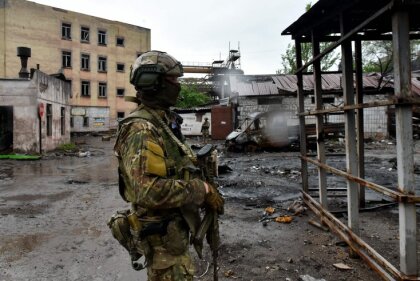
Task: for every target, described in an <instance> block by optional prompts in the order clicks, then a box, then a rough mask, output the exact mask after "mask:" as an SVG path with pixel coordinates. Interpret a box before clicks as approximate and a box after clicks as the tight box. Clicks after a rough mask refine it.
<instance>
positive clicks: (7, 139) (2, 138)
mask: <svg viewBox="0 0 420 281" xmlns="http://www.w3.org/2000/svg"><path fill="white" fill-rule="evenodd" d="M12 150H13V106H0V152H6V151H12Z"/></svg>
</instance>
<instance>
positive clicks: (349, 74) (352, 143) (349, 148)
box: [340, 14, 359, 234]
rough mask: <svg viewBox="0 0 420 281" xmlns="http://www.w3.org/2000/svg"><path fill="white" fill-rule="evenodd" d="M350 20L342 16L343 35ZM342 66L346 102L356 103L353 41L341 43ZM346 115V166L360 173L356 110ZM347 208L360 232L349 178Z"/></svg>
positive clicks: (353, 187)
mask: <svg viewBox="0 0 420 281" xmlns="http://www.w3.org/2000/svg"><path fill="white" fill-rule="evenodd" d="M349 21H350V19H348V18H347V17H346V15H343V14H342V15H341V16H340V30H341V34H342V36H343V37H344V36H346V34H347V32H348V26H349ZM341 54H342V59H341V66H342V70H343V78H342V81H343V96H344V104H345V105H352V104H354V87H353V54H352V46H351V41H344V42H343V44H342V45H341ZM344 117H345V134H346V137H345V141H346V167H347V172H348V173H349V174H352V175H357V174H358V160H357V150H356V124H355V112H354V110H353V109H351V110H348V111H345V112H344ZM347 195H348V198H347V208H348V216H349V219H348V225H349V227H350V228H351V229H352V230H353V232H354V233H357V234H358V233H359V191H358V187H357V184H356V183H355V182H353V181H351V180H347Z"/></svg>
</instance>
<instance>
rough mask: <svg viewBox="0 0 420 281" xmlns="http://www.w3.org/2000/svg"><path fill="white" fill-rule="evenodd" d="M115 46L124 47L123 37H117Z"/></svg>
mask: <svg viewBox="0 0 420 281" xmlns="http://www.w3.org/2000/svg"><path fill="white" fill-rule="evenodd" d="M117 46H120V47H124V37H117Z"/></svg>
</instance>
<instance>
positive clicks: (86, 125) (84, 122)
mask: <svg viewBox="0 0 420 281" xmlns="http://www.w3.org/2000/svg"><path fill="white" fill-rule="evenodd" d="M83 127H89V117H86V116H85V117H83Z"/></svg>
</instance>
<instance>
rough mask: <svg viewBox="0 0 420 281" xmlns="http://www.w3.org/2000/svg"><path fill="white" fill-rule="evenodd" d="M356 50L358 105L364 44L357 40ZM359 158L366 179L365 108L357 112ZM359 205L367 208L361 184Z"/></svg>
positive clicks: (360, 100) (360, 94)
mask: <svg viewBox="0 0 420 281" xmlns="http://www.w3.org/2000/svg"><path fill="white" fill-rule="evenodd" d="M354 48H355V66H356V103H357V104H363V67H362V42H361V41H360V40H356V41H355V42H354ZM356 112H357V156H358V157H359V171H358V176H359V178H362V179H363V178H365V143H364V139H365V130H364V127H363V124H364V118H363V108H360V109H358V110H357V111H356ZM359 203H360V207H362V208H364V207H365V187H364V186H363V185H361V184H359Z"/></svg>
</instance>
